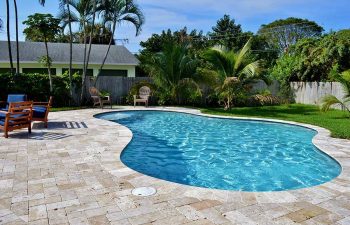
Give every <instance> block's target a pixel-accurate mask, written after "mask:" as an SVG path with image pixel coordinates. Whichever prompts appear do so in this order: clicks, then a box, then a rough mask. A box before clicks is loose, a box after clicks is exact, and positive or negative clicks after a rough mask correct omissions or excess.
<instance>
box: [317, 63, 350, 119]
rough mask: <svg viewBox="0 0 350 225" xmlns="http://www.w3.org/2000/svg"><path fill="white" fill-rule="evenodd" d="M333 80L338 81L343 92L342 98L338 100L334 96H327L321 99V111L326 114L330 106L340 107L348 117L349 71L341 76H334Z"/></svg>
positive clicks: (349, 99) (349, 108) (349, 95)
mask: <svg viewBox="0 0 350 225" xmlns="http://www.w3.org/2000/svg"><path fill="white" fill-rule="evenodd" d="M334 79H335V80H336V81H338V82H339V83H340V84H341V85H342V87H343V90H344V97H343V98H342V99H338V98H337V97H336V96H334V95H327V96H325V97H324V98H323V99H322V105H321V110H322V111H324V112H326V111H328V110H329V109H330V108H331V107H332V106H340V107H341V108H342V109H343V110H346V111H347V112H348V113H349V116H350V106H349V103H350V70H347V71H344V72H343V73H342V74H337V75H335V77H334Z"/></svg>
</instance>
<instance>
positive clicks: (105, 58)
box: [94, 21, 117, 85]
mask: <svg viewBox="0 0 350 225" xmlns="http://www.w3.org/2000/svg"><path fill="white" fill-rule="evenodd" d="M116 24H117V22H116V21H113V28H112V36H111V38H110V39H109V43H108V48H107V51H106V54H105V56H104V58H103V60H102V64H101V66H100V69H99V71H98V74H97V77H96V79H95V82H94V85H96V82H97V80H98V78H99V76H100V73H101V71H102V69H103V66H104V65H105V62H106V60H107V57H108V53H109V50H110V48H111V45H112V41H113V38H114V33H115V29H116Z"/></svg>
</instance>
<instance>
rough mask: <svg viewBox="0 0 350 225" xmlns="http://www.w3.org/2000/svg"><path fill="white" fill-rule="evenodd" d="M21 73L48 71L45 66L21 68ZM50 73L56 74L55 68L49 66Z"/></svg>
mask: <svg viewBox="0 0 350 225" xmlns="http://www.w3.org/2000/svg"><path fill="white" fill-rule="evenodd" d="M22 71H23V73H39V74H47V73H48V71H47V69H46V68H23V69H22ZM51 74H52V75H56V69H55V68H51Z"/></svg>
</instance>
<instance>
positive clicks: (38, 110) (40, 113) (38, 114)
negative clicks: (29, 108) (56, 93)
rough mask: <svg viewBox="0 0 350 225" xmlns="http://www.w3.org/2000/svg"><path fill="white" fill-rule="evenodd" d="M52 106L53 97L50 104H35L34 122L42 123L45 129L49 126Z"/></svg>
mask: <svg viewBox="0 0 350 225" xmlns="http://www.w3.org/2000/svg"><path fill="white" fill-rule="evenodd" d="M51 106H52V96H50V98H49V101H48V102H33V117H32V121H41V122H44V123H45V128H47V127H48V126H47V125H48V121H49V119H48V117H49V112H50V109H51Z"/></svg>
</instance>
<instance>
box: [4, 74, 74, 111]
mask: <svg viewBox="0 0 350 225" xmlns="http://www.w3.org/2000/svg"><path fill="white" fill-rule="evenodd" d="M73 77H74V78H73V84H74V86H75V87H76V88H77V89H80V86H79V84H80V83H79V78H78V77H77V76H76V75H75V76H73ZM52 79H53V92H52V93H50V85H49V77H48V75H45V74H23V73H21V74H16V75H12V74H10V73H3V74H0V90H1V92H0V99H1V100H6V98H7V95H8V94H15V93H23V94H26V95H27V96H28V99H30V100H34V101H47V100H48V99H49V97H50V96H53V98H54V101H53V104H54V106H67V105H69V104H71V103H72V100H71V98H70V95H69V78H68V76H67V75H62V76H52Z"/></svg>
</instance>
